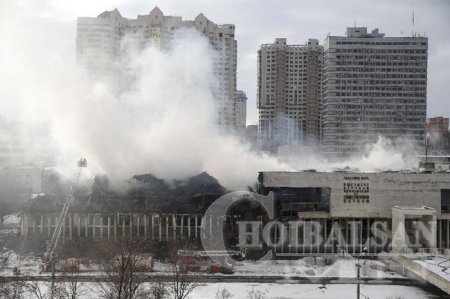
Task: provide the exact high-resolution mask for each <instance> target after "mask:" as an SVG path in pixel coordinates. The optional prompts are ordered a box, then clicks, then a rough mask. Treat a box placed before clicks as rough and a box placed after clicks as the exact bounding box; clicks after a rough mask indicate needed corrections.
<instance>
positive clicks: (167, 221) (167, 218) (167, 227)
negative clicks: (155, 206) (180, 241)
mask: <svg viewBox="0 0 450 299" xmlns="http://www.w3.org/2000/svg"><path fill="white" fill-rule="evenodd" d="M168 240H169V215H166V241H168Z"/></svg>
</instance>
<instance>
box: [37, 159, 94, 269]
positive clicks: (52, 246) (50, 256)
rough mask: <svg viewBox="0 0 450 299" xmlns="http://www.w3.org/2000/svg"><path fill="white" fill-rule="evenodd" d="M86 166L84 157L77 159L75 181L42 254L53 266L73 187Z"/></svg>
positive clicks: (73, 190)
mask: <svg viewBox="0 0 450 299" xmlns="http://www.w3.org/2000/svg"><path fill="white" fill-rule="evenodd" d="M86 166H87V162H86V159H83V158H81V159H80V161H78V172H77V176H76V179H75V182H74V183H73V185H72V187H71V188H70V192H69V195H68V196H67V199H66V202H65V203H64V206H63V208H62V211H61V214H59V217H58V220H57V222H56V226H55V231H54V232H53V235H52V238H51V240H50V242H48V244H47V252H46V253H45V255H44V258H45V260H46V262H47V263H48V264H49V265H51V266H52V267H53V268H54V262H55V261H54V259H55V250H56V247H57V246H58V242H59V237H60V236H61V231H62V228H63V226H64V222H65V219H66V215H67V211H68V210H69V206H70V202H71V201H72V198H73V193H74V192H75V188H76V186H77V184H78V180H79V178H80V174H81V170H82V169H83V168H84V167H86Z"/></svg>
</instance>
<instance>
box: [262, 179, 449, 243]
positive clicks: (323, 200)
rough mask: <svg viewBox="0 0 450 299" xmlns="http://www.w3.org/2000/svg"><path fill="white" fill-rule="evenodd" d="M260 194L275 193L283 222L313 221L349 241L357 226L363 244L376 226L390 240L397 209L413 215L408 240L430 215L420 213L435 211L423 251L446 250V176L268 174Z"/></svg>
mask: <svg viewBox="0 0 450 299" xmlns="http://www.w3.org/2000/svg"><path fill="white" fill-rule="evenodd" d="M259 189H260V193H262V194H263V195H268V194H269V192H274V195H275V201H276V205H275V206H276V210H277V215H276V217H279V218H280V219H284V221H288V220H295V219H300V220H317V221H320V222H321V223H322V226H323V229H324V230H325V231H324V233H325V234H328V233H329V231H330V228H331V227H332V226H333V224H334V223H335V222H338V223H339V225H340V227H341V228H342V229H343V235H344V236H347V237H348V236H349V234H351V231H350V226H351V225H352V224H351V223H352V222H354V221H358V222H360V224H361V226H362V229H361V232H360V234H361V239H363V238H364V236H368V235H370V230H371V227H372V225H373V223H374V222H377V221H382V222H384V223H385V224H386V228H387V232H389V234H390V233H391V231H392V229H393V226H392V219H393V207H395V206H400V207H408V209H409V210H414V211H415V212H416V213H415V214H414V215H412V216H411V215H408V217H407V218H406V220H405V221H404V222H405V223H404V224H405V226H406V227H405V229H406V232H407V234H409V235H412V234H413V233H411V231H412V230H413V229H415V228H416V225H417V221H422V220H423V217H424V216H426V215H428V214H423V215H422V214H421V211H425V212H427V213H428V212H429V210H433V211H434V212H433V215H435V217H436V218H435V219H437V222H436V226H435V231H434V232H433V234H435V237H436V240H434V241H433V242H431V241H429V240H428V241H427V242H423V244H422V245H423V246H429V245H430V244H433V245H434V244H436V246H437V247H439V248H450V173H406V172H380V173H362V172H361V173H358V172H344V171H342V172H315V171H305V172H276V171H268V172H261V173H260V175H259ZM424 206H426V207H427V208H426V209H425V208H424ZM416 214H417V215H416ZM425 218H426V217H425ZM415 236H416V235H414V236H413V237H412V238H414V237H415ZM416 243H417V242H416ZM385 249H388V248H385Z"/></svg>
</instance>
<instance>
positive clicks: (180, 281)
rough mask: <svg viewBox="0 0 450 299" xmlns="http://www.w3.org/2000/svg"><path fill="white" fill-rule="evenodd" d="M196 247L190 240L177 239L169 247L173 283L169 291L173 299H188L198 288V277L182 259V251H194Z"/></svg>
mask: <svg viewBox="0 0 450 299" xmlns="http://www.w3.org/2000/svg"><path fill="white" fill-rule="evenodd" d="M195 248H196V247H195V245H194V244H193V243H192V242H191V241H190V240H180V239H175V240H174V241H173V242H172V243H171V246H170V247H169V264H170V269H171V272H172V282H171V283H170V285H169V290H170V293H171V295H172V298H173V299H186V298H188V296H189V295H190V294H191V293H192V291H194V289H195V288H197V287H198V285H199V284H198V277H197V276H196V275H194V274H193V273H191V271H190V267H189V265H188V264H186V263H184V262H183V261H182V260H181V259H180V255H179V252H180V251H182V250H183V251H193V250H195Z"/></svg>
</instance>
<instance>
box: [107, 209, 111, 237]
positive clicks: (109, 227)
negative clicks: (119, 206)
mask: <svg viewBox="0 0 450 299" xmlns="http://www.w3.org/2000/svg"><path fill="white" fill-rule="evenodd" d="M110 237H111V216H110V215H108V240H109V238H110Z"/></svg>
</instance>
